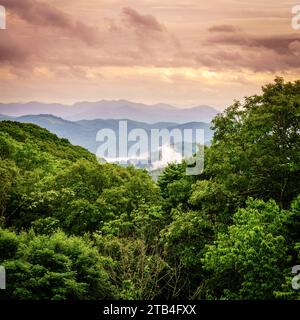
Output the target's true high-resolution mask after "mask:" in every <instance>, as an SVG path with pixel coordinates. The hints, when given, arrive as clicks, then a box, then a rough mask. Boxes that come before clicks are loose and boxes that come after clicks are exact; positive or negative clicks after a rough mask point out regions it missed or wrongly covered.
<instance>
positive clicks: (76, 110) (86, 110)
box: [0, 100, 218, 124]
mask: <svg viewBox="0 0 300 320" xmlns="http://www.w3.org/2000/svg"><path fill="white" fill-rule="evenodd" d="M0 114H4V115H8V116H18V117H19V116H24V115H28V114H30V115H40V114H51V115H54V116H56V117H61V118H64V119H67V120H72V121H77V120H83V119H84V120H92V119H130V120H134V121H139V122H146V123H157V122H161V121H164V122H175V123H181V124H182V123H187V122H194V121H196V122H205V123H209V122H211V120H212V119H213V118H214V117H215V116H216V115H217V114H218V111H217V110H216V109H215V108H213V107H210V106H198V107H192V108H185V109H182V108H177V107H174V106H171V105H167V104H156V105H146V104H142V103H135V102H130V101H126V100H116V101H107V100H102V101H98V102H78V103H74V104H73V105H64V104H58V103H53V104H47V103H41V102H29V103H7V104H5V103H0Z"/></svg>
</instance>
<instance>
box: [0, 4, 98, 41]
mask: <svg viewBox="0 0 300 320" xmlns="http://www.w3.org/2000/svg"><path fill="white" fill-rule="evenodd" d="M1 4H2V5H4V6H5V7H6V8H7V9H8V10H10V11H11V12H12V14H16V15H18V16H19V17H20V18H21V19H24V20H26V21H27V22H28V23H30V24H34V25H37V26H41V27H51V28H57V29H60V30H62V31H63V32H66V33H68V34H70V35H71V36H73V37H77V38H79V39H81V40H82V41H84V42H85V43H87V44H90V45H91V44H95V42H97V41H98V39H97V34H96V30H95V29H94V28H92V27H90V26H88V25H87V24H85V23H82V22H81V21H76V20H74V19H72V17H71V16H70V15H68V14H66V13H65V12H63V11H62V10H60V9H58V8H56V7H54V6H53V5H51V4H48V3H46V2H41V1H36V0H2V1H1Z"/></svg>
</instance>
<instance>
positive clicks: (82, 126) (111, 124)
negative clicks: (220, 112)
mask: <svg viewBox="0 0 300 320" xmlns="http://www.w3.org/2000/svg"><path fill="white" fill-rule="evenodd" d="M3 120H11V121H17V122H24V123H33V124H36V125H38V126H40V127H42V128H45V129H47V130H49V131H50V132H52V133H55V134H56V135H57V136H58V137H61V138H66V139H68V140H69V141H70V142H71V143H72V144H74V145H79V146H82V147H84V148H86V149H88V150H89V151H91V152H93V153H96V151H97V148H98V147H99V143H98V142H97V141H96V135H97V132H98V131H99V130H101V129H112V130H113V131H114V132H115V133H116V135H118V133H119V121H120V120H116V119H106V120H105V119H104V120H103V119H94V120H80V121H70V120H64V119H62V118H60V117H56V116H53V115H26V116H21V117H11V116H6V115H0V121H3ZM127 126H128V132H129V131H130V130H132V129H144V130H145V131H146V132H147V133H148V134H149V135H150V131H151V129H168V130H170V131H171V130H172V129H179V130H181V131H182V132H183V130H184V129H192V130H194V131H195V130H196V129H203V130H204V140H205V143H206V144H209V143H210V141H211V139H212V136H213V131H212V130H211V129H210V124H208V123H204V122H189V123H184V124H176V123H172V122H157V123H154V124H148V123H144V122H137V121H133V120H127Z"/></svg>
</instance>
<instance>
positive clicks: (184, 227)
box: [0, 78, 300, 299]
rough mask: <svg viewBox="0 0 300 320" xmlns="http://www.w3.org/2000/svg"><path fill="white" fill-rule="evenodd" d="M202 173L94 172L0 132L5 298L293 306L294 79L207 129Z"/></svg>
mask: <svg viewBox="0 0 300 320" xmlns="http://www.w3.org/2000/svg"><path fill="white" fill-rule="evenodd" d="M213 130H214V132H215V134H214V138H213V141H212V145H211V146H210V147H206V152H205V169H204V172H203V173H202V174H201V175H200V176H187V175H186V170H185V169H186V164H185V163H182V164H170V165H169V166H168V167H167V168H166V169H165V171H164V172H163V174H162V175H161V176H160V177H159V180H158V182H157V183H156V182H154V181H153V180H152V179H151V177H150V176H149V175H148V173H147V171H144V170H140V169H136V168H134V167H128V168H123V167H120V166H117V165H113V164H100V163H98V162H97V160H96V158H95V156H94V155H93V154H91V153H89V152H88V151H86V150H85V149H83V148H81V147H75V146H72V145H71V144H70V143H69V142H68V141H67V140H65V139H59V138H58V137H56V136H55V135H53V134H51V133H49V132H48V131H47V130H46V129H42V128H40V127H38V126H36V125H32V124H22V123H17V122H11V121H4V122H0V181H1V183H0V215H1V218H0V219H1V220H0V265H3V266H5V268H6V274H7V290H1V292H0V295H1V297H2V298H4V299H109V298H113V299H154V298H163V299H179V298H181V299H186V298H190V299H200V298H201V299H276V298H280V299H295V298H300V294H299V292H296V291H294V290H293V289H292V287H291V279H292V277H293V275H292V273H291V268H292V267H293V266H294V265H297V264H300V196H299V195H300V81H296V82H294V83H285V82H284V81H283V79H281V78H278V79H276V80H275V82H274V83H272V84H270V85H267V86H265V87H264V88H263V93H262V94H261V95H257V96H252V97H248V98H246V99H245V101H243V102H236V103H235V104H234V105H232V106H230V107H229V108H228V109H227V110H226V111H225V112H224V113H223V114H221V115H219V116H217V117H216V118H215V119H214V121H213Z"/></svg>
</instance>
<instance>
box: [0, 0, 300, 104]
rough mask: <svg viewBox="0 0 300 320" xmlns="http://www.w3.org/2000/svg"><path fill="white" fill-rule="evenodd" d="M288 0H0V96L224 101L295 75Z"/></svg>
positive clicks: (297, 66)
mask: <svg viewBox="0 0 300 320" xmlns="http://www.w3.org/2000/svg"><path fill="white" fill-rule="evenodd" d="M297 2H299V1H288V0H264V1H261V0H210V1H201V0H184V1H183V0H0V5H3V6H5V7H6V10H7V18H6V19H7V29H6V30H0V81H1V84H0V101H1V102H8V101H32V100H34V101H37V100H38V101H45V102H63V103H72V102H74V101H79V100H80V101H81V100H85V101H95V100H100V99H127V100H133V101H137V102H145V103H159V102H164V103H171V104H175V105H177V106H182V107H184V106H193V105H199V104H208V105H212V106H215V107H217V108H220V109H222V108H224V107H226V106H228V105H230V104H231V103H232V101H233V100H234V99H241V98H242V97H244V96H246V95H251V94H254V93H257V92H259V88H260V86H261V85H262V84H264V83H267V82H270V81H272V79H274V77H275V76H276V75H281V76H284V77H285V78H286V79H288V80H295V79H297V78H300V30H299V31H296V30H293V28H292V26H291V20H292V7H293V6H294V5H295V4H296V3H297Z"/></svg>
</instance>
